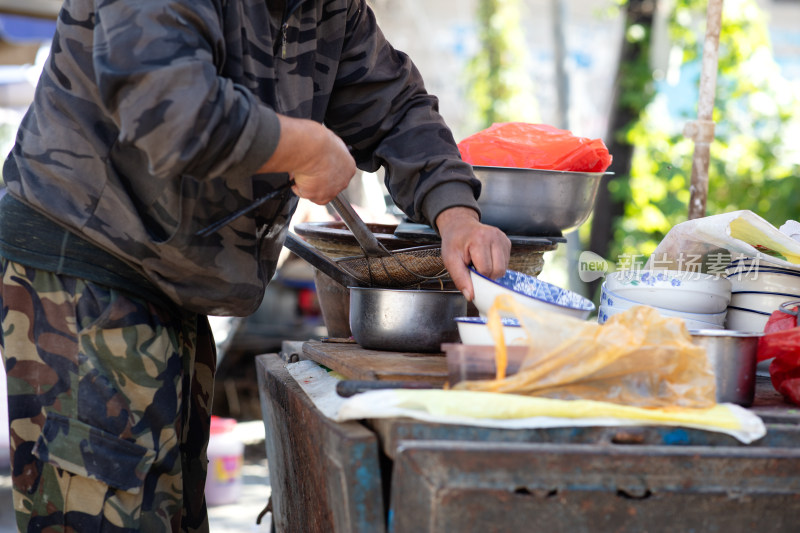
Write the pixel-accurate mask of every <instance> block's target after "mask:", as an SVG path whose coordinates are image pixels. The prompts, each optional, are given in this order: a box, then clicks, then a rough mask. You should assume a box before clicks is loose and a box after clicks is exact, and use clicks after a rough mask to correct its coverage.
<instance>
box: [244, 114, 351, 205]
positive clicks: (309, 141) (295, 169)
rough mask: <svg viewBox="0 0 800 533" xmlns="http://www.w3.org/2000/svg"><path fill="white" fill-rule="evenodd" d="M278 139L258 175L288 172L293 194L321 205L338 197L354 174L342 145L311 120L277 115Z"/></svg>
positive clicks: (337, 138) (345, 147) (326, 130)
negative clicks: (276, 144) (279, 131)
mask: <svg viewBox="0 0 800 533" xmlns="http://www.w3.org/2000/svg"><path fill="white" fill-rule="evenodd" d="M278 119H279V120H280V122H281V138H280V141H279V142H278V147H277V148H276V149H275V152H274V153H273V154H272V157H270V158H269V160H268V161H267V162H266V163H264V165H263V166H262V167H261V168H260V169H259V171H260V172H288V173H289V174H291V176H292V178H294V183H295V185H294V186H293V187H292V190H293V191H294V193H295V194H296V195H297V196H299V197H301V198H306V199H308V200H311V201H312V202H314V203H315V204H319V205H324V204H327V203H328V202H330V201H331V200H332V199H333V198H334V197H335V196H336V195H337V194H339V193H340V192H341V191H342V190H344V188H345V187H347V184H348V183H350V179H352V177H353V176H354V175H355V173H356V162H355V160H353V157H352V156H351V155H350V152H349V151H348V150H347V146H345V144H344V142H343V141H342V140H341V139H340V138H339V137H337V136H336V134H334V133H333V132H332V131H331V130H329V129H328V128H326V127H325V126H323V125H322V124H319V123H317V122H314V121H313V120H306V119H298V118H291V117H287V116H284V115H278Z"/></svg>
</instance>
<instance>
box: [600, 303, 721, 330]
mask: <svg viewBox="0 0 800 533" xmlns="http://www.w3.org/2000/svg"><path fill="white" fill-rule="evenodd" d="M628 309H630V308H625V309H622V308H620V307H613V306H610V305H605V304H600V307H598V308H597V323H598V324H605V323H606V321H607V320H608V319H609V318H610V317H612V316H614V315H616V314H619V313H624V312H625V311H627V310H628ZM659 314H661V316H664V317H669V318H682V319H683V322H684V323H685V324H686V329H722V325H721V324H714V323H712V322H704V321H702V320H693V319H691V318H686V317H683V316H680V314H676V315H664V314H662V313H661V312H660V311H659Z"/></svg>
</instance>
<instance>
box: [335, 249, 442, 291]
mask: <svg viewBox="0 0 800 533" xmlns="http://www.w3.org/2000/svg"><path fill="white" fill-rule="evenodd" d="M336 264H337V265H338V266H339V268H341V269H342V270H345V271H346V272H347V273H349V274H350V275H351V276H353V277H355V278H357V279H358V280H359V281H361V282H362V283H365V284H368V285H369V286H371V287H385V288H398V287H408V286H411V285H416V284H419V283H422V282H424V281H428V280H431V279H442V278H444V277H445V276H447V274H448V273H447V269H445V267H444V261H443V260H442V249H441V247H440V246H436V245H429V246H417V247H414V248H404V249H402V250H394V251H392V252H388V251H387V255H383V256H371V257H370V256H366V255H364V256H351V257H341V258H339V259H337V260H336Z"/></svg>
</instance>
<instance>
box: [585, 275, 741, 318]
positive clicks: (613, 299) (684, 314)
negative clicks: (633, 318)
mask: <svg viewBox="0 0 800 533" xmlns="http://www.w3.org/2000/svg"><path fill="white" fill-rule="evenodd" d="M635 305H648V306H649V307H652V308H654V309H655V310H656V311H658V314H660V315H661V316H669V317H678V318H683V319H684V320H688V321H691V322H698V323H699V325H700V326H702V327H703V328H706V329H714V328H712V327H711V326H719V327H723V326H724V325H725V317H726V315H727V314H728V309H727V308H726V309H724V310H722V311H720V312H719V313H689V312H688V311H675V310H673V309H665V308H663V307H658V306H656V305H649V304H643V303H641V302H635V301H633V300H629V299H627V298H623V297H622V296H620V295H618V294H616V293H614V292H611V291H610V290H609V289H608V286H607V285H606V283H605V282H603V284H602V285H601V286H600V309H602V308H603V307H606V308H613V309H614V310H615V311H617V312H621V311H626V310H628V309H630V308H631V307H633V306H635ZM598 322H600V323H601V324H602V323H603V322H604V321H603V322H601V321H600V316H599V315H598ZM701 329H702V328H701Z"/></svg>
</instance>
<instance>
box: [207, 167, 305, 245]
mask: <svg viewBox="0 0 800 533" xmlns="http://www.w3.org/2000/svg"><path fill="white" fill-rule="evenodd" d="M292 185H294V180H293V179H291V180H289V181H288V183H284V184H283V185H281V186H280V187H278V188H277V189H275V190H274V191H272V192H271V193H269V194H266V195H264V196H262V197H261V198H259V199H257V200H255V201H254V202H253V203H252V204H250V205H248V206H247V207H244V208H242V209H240V210H238V211H236V212H235V213H231V214H230V215H228V216H226V217H225V218H223V219H221V220H218V221H217V222H214V223H213V224H211V225H210V226H206V227H205V228H203V229H201V230H200V231H198V232H197V233H195V235H197V236H198V237H208V236H209V235H213V234H214V233H216V232H217V231H219V230H220V229H221V228H223V227H225V226H227V225H228V224H230V223H231V222H233V221H234V220H236V219H237V218H239V217H240V216H242V215H246V214H247V213H249V212H250V211H252V210H253V209H256V208H257V207H258V206H260V205H263V204H264V203H265V202H266V201H267V200H269V199H271V198H274V197H275V196H276V195H277V194H278V193H280V192H283V190H284V189H286V188H289V187H291V186H292Z"/></svg>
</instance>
